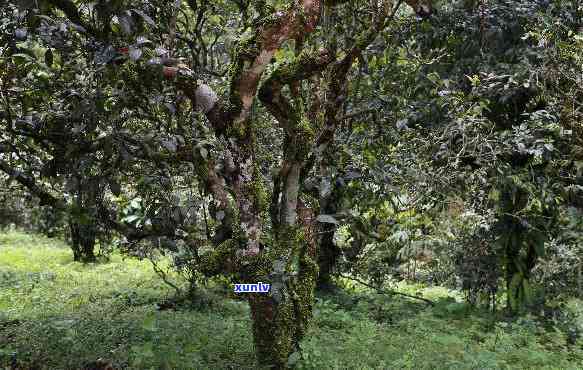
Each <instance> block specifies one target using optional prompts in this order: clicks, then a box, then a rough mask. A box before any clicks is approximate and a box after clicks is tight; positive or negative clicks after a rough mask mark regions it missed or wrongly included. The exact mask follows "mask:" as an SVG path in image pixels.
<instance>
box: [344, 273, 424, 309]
mask: <svg viewBox="0 0 583 370" xmlns="http://www.w3.org/2000/svg"><path fill="white" fill-rule="evenodd" d="M337 276H339V277H343V278H345V279H348V280H352V281H356V282H357V283H359V284H362V285H364V286H366V287H368V288H371V289H374V290H376V291H377V292H379V293H383V294H389V295H400V296H403V297H407V298H412V299H418V300H420V301H423V302H425V303H427V304H429V305H431V306H434V305H435V302H433V301H431V300H429V299H427V298H423V297H419V296H416V295H411V294H407V293H401V292H397V291H395V290H385V289H381V288H377V287H375V286H373V285H371V284H369V283H366V282H364V281H362V280H360V279H357V278H353V277H351V276H346V275H337Z"/></svg>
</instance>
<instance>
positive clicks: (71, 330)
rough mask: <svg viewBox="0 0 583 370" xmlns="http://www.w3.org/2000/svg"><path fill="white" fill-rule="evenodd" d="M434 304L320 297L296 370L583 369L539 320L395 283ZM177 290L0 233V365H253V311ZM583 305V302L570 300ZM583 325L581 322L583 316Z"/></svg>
mask: <svg viewBox="0 0 583 370" xmlns="http://www.w3.org/2000/svg"><path fill="white" fill-rule="evenodd" d="M397 288H398V289H400V290H401V291H403V292H407V293H413V294H416V293H418V292H419V291H420V292H421V293H422V294H423V296H424V297H426V298H430V299H432V300H434V301H435V302H436V305H435V306H433V307H431V306H428V305H426V304H425V303H423V302H417V301H414V300H408V299H407V298H400V297H397V296H387V295H382V294H376V293H373V292H370V291H363V290H358V289H352V290H351V291H346V290H345V291H340V292H338V293H336V294H335V295H333V296H320V297H319V298H318V300H317V304H316V308H315V320H314V325H313V326H312V329H311V330H310V333H309V336H308V337H307V338H306V339H305V340H304V341H303V342H302V353H301V356H299V355H297V356H293V360H294V362H295V366H296V367H297V368H299V369H583V340H582V339H578V340H577V342H576V343H575V344H571V345H569V344H567V342H568V341H567V334H565V333H563V332H562V331H561V330H558V329H556V328H555V327H553V326H548V325H541V323H540V322H538V321H537V320H536V319H535V318H533V317H523V318H521V319H518V320H508V319H504V317H503V316H502V315H494V314H491V313H487V312H483V311H478V310H475V309H470V308H469V307H468V306H466V305H465V304H463V303H461V300H460V297H459V295H458V294H456V292H452V291H448V290H446V289H444V288H436V287H426V288H424V287H422V286H419V285H400V286H398V287H397ZM173 294H174V291H173V290H172V288H169V287H168V286H167V285H165V284H164V283H163V282H162V281H161V280H160V278H159V277H158V276H157V275H156V274H155V273H154V271H153V269H152V265H151V264H150V263H149V262H148V261H139V260H136V259H131V258H126V259H123V258H122V256H120V255H119V254H114V255H113V256H112V257H111V259H110V261H109V262H103V263H98V264H89V265H83V264H81V263H77V262H73V261H72V256H71V252H70V249H69V248H68V247H67V246H66V245H65V244H63V243H62V242H60V241H58V240H53V239H46V238H43V237H39V236H32V235H26V234H23V233H18V232H5V233H2V234H0V368H7V369H10V368H18V369H32V368H38V369H80V368H83V367H84V366H86V364H88V363H90V362H91V361H95V360H97V359H98V358H102V359H104V360H106V361H110V362H111V363H113V364H114V366H115V367H116V368H131V369H253V368H255V366H254V357H253V348H252V338H251V331H250V320H249V312H248V307H247V304H246V303H245V302H242V301H238V300H232V299H223V298H221V297H220V296H219V295H218V294H217V293H213V291H212V289H211V290H208V291H207V292H206V293H204V294H202V293H201V296H200V297H199V299H198V300H197V303H196V304H193V305H191V306H190V307H189V308H188V307H182V308H181V307H178V308H176V309H165V310H160V306H159V303H160V302H163V301H164V300H165V299H168V298H170V297H172V295H173ZM573 304H575V305H578V307H581V305H582V302H581V301H580V300H579V301H577V300H576V301H574V303H573ZM582 319H583V318H582Z"/></svg>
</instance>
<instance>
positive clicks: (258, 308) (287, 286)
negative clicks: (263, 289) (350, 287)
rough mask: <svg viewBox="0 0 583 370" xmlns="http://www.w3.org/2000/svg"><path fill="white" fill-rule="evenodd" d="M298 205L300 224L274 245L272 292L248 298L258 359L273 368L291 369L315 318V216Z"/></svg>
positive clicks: (278, 237) (316, 270)
mask: <svg viewBox="0 0 583 370" xmlns="http://www.w3.org/2000/svg"><path fill="white" fill-rule="evenodd" d="M299 203H300V204H299V206H298V209H297V211H298V219H299V221H300V225H298V226H296V227H293V226H292V227H285V228H283V231H282V230H280V232H278V234H277V236H276V240H275V242H274V244H275V246H276V248H275V250H276V251H277V252H276V256H275V259H271V260H272V263H273V266H274V268H273V270H272V271H271V274H270V278H271V291H270V293H269V294H255V293H252V294H251V295H250V297H249V305H250V308H251V318H252V320H253V339H254V344H255V352H256V355H257V360H258V362H259V364H260V365H262V366H268V367H271V368H273V369H285V368H287V367H288V359H289V356H290V355H291V354H292V353H294V352H295V351H297V350H298V349H299V343H300V340H301V339H302V338H303V337H304V335H305V333H306V330H307V327H308V325H309V322H310V320H311V318H312V307H313V304H314V289H315V286H316V277H317V274H318V265H317V263H316V243H315V240H314V217H313V212H312V210H311V209H309V208H306V207H305V206H304V205H303V204H302V203H301V202H299ZM288 252H290V253H288ZM294 257H297V262H294V260H296V259H295V258H294ZM279 264H281V265H280V266H278V265H279Z"/></svg>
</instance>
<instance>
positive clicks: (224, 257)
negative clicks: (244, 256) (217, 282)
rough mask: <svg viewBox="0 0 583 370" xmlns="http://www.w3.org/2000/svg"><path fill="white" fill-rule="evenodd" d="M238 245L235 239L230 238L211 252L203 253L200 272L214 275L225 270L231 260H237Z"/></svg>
mask: <svg viewBox="0 0 583 370" xmlns="http://www.w3.org/2000/svg"><path fill="white" fill-rule="evenodd" d="M238 245H239V244H238V243H237V241H236V240H235V239H228V240H225V241H224V242H223V243H221V244H220V245H219V246H218V247H217V248H215V249H214V250H213V251H211V252H210V253H208V254H205V255H203V256H202V257H201V258H200V263H199V269H200V272H201V273H203V274H204V275H205V276H214V275H218V274H220V273H222V272H224V270H225V267H226V266H225V265H226V264H227V263H228V262H229V260H231V261H234V260H235V252H236V250H237V247H238Z"/></svg>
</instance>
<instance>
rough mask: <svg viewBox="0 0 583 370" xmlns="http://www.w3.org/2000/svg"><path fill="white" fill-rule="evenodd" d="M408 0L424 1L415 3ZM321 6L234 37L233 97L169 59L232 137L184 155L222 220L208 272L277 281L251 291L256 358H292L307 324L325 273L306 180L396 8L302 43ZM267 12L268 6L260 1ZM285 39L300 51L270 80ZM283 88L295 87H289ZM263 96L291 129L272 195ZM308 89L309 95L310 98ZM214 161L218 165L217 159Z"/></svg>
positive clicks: (217, 128)
mask: <svg viewBox="0 0 583 370" xmlns="http://www.w3.org/2000/svg"><path fill="white" fill-rule="evenodd" d="M407 3H409V2H408V1H407ZM410 3H411V4H415V7H416V8H415V9H416V10H418V9H417V8H418V6H417V5H416V4H417V3H418V2H416V1H412V2H410ZM335 4H336V3H335V2H329V5H330V6H333V5H335ZM322 5H323V3H322V2H320V1H313V0H300V1H298V2H296V3H294V4H293V6H290V7H289V8H287V10H286V11H280V12H277V13H274V14H272V15H271V16H268V17H265V18H264V19H263V20H262V21H259V22H258V23H257V24H256V26H255V32H253V34H252V35H251V36H250V37H245V38H243V39H241V40H240V41H239V43H238V45H237V49H236V51H235V53H234V57H233V62H232V64H231V69H230V86H229V92H228V94H227V96H226V97H219V96H218V95H217V94H215V93H214V92H213V91H212V89H211V88H210V87H209V86H208V85H206V84H204V83H201V82H200V81H198V80H197V78H196V76H195V74H194V72H192V71H191V70H189V69H188V68H184V67H179V66H164V67H162V70H161V72H162V74H163V75H164V76H165V77H167V78H171V79H173V80H174V81H175V84H176V86H177V87H178V88H180V89H181V90H182V91H183V92H184V93H185V94H186V95H187V96H188V97H189V98H190V99H191V100H192V102H193V107H195V108H196V109H197V110H199V111H201V112H202V113H204V114H205V115H206V117H207V119H208V121H209V123H210V125H211V126H212V128H213V130H214V132H215V134H216V135H217V136H223V137H225V138H226V139H227V140H226V146H225V149H224V152H223V153H222V155H221V156H217V157H216V158H206V157H207V155H205V156H204V157H202V156H200V155H199V154H198V153H197V151H186V152H188V153H191V154H187V155H186V156H185V157H187V159H186V160H189V161H191V162H192V163H193V164H194V166H195V169H196V171H197V175H198V176H199V178H200V180H202V181H201V183H203V184H205V187H206V190H207V193H208V194H210V195H211V196H212V197H213V201H214V206H213V209H212V212H211V213H212V214H211V217H213V218H215V221H216V222H217V224H218V226H217V228H216V230H217V232H216V233H215V236H214V237H213V238H212V239H213V240H212V242H213V244H214V245H215V248H214V250H213V251H212V252H210V253H208V254H206V255H204V256H202V257H201V259H200V265H201V271H202V272H203V273H204V274H206V275H214V274H221V273H222V272H230V273H234V274H235V275H236V276H238V282H240V283H258V282H263V283H270V284H271V290H270V292H269V294H260V293H248V294H249V304H250V308H251V315H252V321H253V336H254V344H255V350H256V354H257V359H258V362H259V363H260V364H262V365H267V366H270V367H272V368H278V369H280V368H285V367H287V366H288V361H289V358H290V355H291V354H292V353H294V351H297V350H298V346H299V342H300V340H301V339H302V337H303V336H304V334H305V332H306V329H307V327H308V324H309V321H310V318H311V316H312V305H313V303H314V288H315V284H316V279H317V274H318V263H317V253H316V251H317V243H316V242H315V238H314V235H315V233H314V231H313V230H314V225H315V219H316V217H314V214H316V212H318V213H319V212H320V210H319V209H318V207H319V205H318V203H319V199H320V197H319V196H318V195H315V196H314V195H313V192H311V191H308V190H307V189H305V186H304V184H305V183H304V180H305V178H306V177H307V176H309V175H310V173H313V172H315V173H316V174H317V175H316V177H320V175H318V174H319V173H320V163H321V162H322V157H323V154H324V153H325V152H326V151H327V148H328V147H329V144H330V143H331V142H332V141H333V140H334V133H335V131H336V128H337V127H338V126H339V123H340V121H341V120H340V118H339V117H338V115H339V113H340V111H341V109H340V106H342V104H343V102H344V101H345V99H346V95H347V89H346V85H347V80H348V78H347V77H348V72H349V70H350V69H351V67H352V65H353V64H354V61H355V60H356V58H358V57H359V56H360V55H361V53H362V51H363V50H364V49H365V48H366V47H367V46H368V45H370V43H371V42H372V41H373V40H374V39H375V38H376V37H377V35H378V34H379V32H380V31H381V30H382V29H383V28H384V27H385V26H386V21H387V20H388V18H387V17H388V16H389V11H390V10H391V9H390V6H389V5H390V2H388V3H387V4H383V5H384V6H381V7H378V8H377V10H378V14H376V15H375V17H374V21H373V25H372V27H371V28H369V29H366V30H364V31H363V33H362V34H361V35H359V37H357V38H356V41H355V42H354V43H353V45H351V46H349V47H348V49H346V50H341V51H340V50H336V47H332V48H327V49H312V50H309V49H308V48H306V49H304V47H303V46H304V43H305V42H306V40H308V37H307V36H308V34H310V33H311V32H314V31H315V30H316V26H317V25H318V22H319V18H320V15H321V14H322ZM260 8H261V6H260ZM263 11H267V8H265V9H259V12H260V13H261V14H262V12H263ZM392 14H393V15H394V12H393V13H392ZM286 41H294V42H295V43H294V45H295V56H294V57H290V58H289V59H288V60H287V61H284V62H283V63H281V64H279V65H278V66H277V67H276V68H275V69H274V70H273V71H272V72H271V74H270V76H269V77H268V78H267V79H265V80H263V79H262V75H263V73H264V72H265V70H266V69H267V67H268V65H269V64H270V63H271V62H272V58H273V57H274V56H275V53H276V51H277V50H279V49H280V48H281V47H282V45H283V43H284V42H286ZM338 55H341V57H340V59H338V60H337V58H338ZM324 71H326V72H325V73H326V78H325V79H324V78H322V76H321V74H322V72H324ZM262 80H263V81H264V82H263V83H262V84H261V86H260V81H262ZM306 80H312V82H313V83H312V86H311V87H310V88H309V89H306V88H305V85H306V84H307V83H302V81H303V82H305V81H306ZM321 86H322V87H323V89H322V91H321V92H320V87H321ZM284 87H288V88H289V92H286V93H283V92H282V91H283V88H284ZM256 96H258V97H259V99H260V100H261V102H262V103H263V105H264V106H265V108H266V109H267V111H268V112H269V113H270V114H271V115H272V116H273V117H274V118H275V120H276V121H277V124H278V126H279V127H280V128H281V129H282V131H283V133H284V138H283V146H282V152H283V159H282V161H281V165H280V166H279V169H272V170H273V172H272V173H273V174H274V176H273V189H272V191H271V202H270V204H269V198H268V191H267V189H265V182H264V180H263V175H262V173H261V172H260V170H259V161H258V160H257V158H256V157H255V152H256V150H255V149H256V148H255V146H256V145H257V140H256V138H255V130H256V127H257V126H258V125H256V123H255V122H253V119H254V118H253V117H252V116H251V114H250V113H251V111H252V106H253V104H254V103H255V97H256ZM306 96H310V104H307V102H306V101H304V99H305V98H306ZM323 97H325V101H321V98H323ZM179 152H181V153H182V152H183V151H181V150H179ZM186 152H185V153H186ZM217 161H220V162H222V163H220V164H221V166H216V165H217V163H216V162H217ZM326 180H329V178H326ZM227 189H228V190H227ZM304 202H305V203H304ZM308 203H309V205H308ZM268 213H269V216H267V214H268ZM219 215H220V216H219ZM215 216H216V217H215ZM268 217H270V220H267V218H268ZM266 225H267V227H266ZM268 232H269V235H266V233H268ZM265 244H267V245H265Z"/></svg>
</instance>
